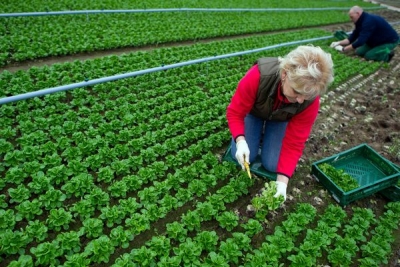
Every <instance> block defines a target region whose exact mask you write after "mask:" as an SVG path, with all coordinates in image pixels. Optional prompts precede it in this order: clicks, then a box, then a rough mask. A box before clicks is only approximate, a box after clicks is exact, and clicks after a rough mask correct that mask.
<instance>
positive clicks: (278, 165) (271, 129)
mask: <svg viewBox="0 0 400 267" xmlns="http://www.w3.org/2000/svg"><path fill="white" fill-rule="evenodd" d="M332 81H333V62H332V58H331V55H330V54H329V53H326V52H324V51H323V50H322V49H321V48H320V47H316V46H312V45H306V46H299V47H297V48H296V49H294V50H293V51H291V52H290V53H289V54H287V55H286V56H285V57H283V58H281V57H271V58H260V59H258V60H257V62H256V64H255V65H253V66H252V67H251V68H250V69H249V70H248V71H247V73H246V74H245V76H244V77H243V78H242V79H241V80H240V81H239V83H238V86H237V89H236V91H235V93H234V95H233V97H232V99H231V102H230V103H229V105H228V107H227V111H226V117H227V121H228V126H229V130H230V132H231V134H232V145H231V153H232V157H233V158H234V159H236V160H237V161H238V163H239V164H240V165H241V166H242V168H243V169H244V162H247V163H249V164H251V163H252V162H254V160H255V158H256V156H257V155H258V152H259V148H260V147H261V152H260V156H261V162H262V164H263V167H264V168H265V169H266V170H268V171H271V172H276V173H277V178H276V185H277V192H276V194H275V197H279V196H283V197H284V199H285V200H286V190H287V185H288V182H289V179H290V178H291V177H292V175H293V173H294V171H295V168H296V165H297V162H298V160H299V159H300V157H301V155H302V153H303V149H304V147H305V142H306V140H307V139H308V137H309V135H310V132H311V129H312V126H313V124H314V122H315V120H316V117H317V115H318V110H319V106H320V95H321V94H322V93H324V92H325V91H326V89H327V87H328V86H329V84H330V83H331V82H332ZM260 145H261V146H260Z"/></svg>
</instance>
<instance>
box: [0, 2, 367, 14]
mask: <svg viewBox="0 0 400 267" xmlns="http://www.w3.org/2000/svg"><path fill="white" fill-rule="evenodd" d="M354 4H359V5H361V6H374V5H372V4H370V3H365V2H363V1H355V3H354ZM312 7H325V8H326V7H348V3H346V2H343V1H318V0H313V1H309V0H307V1H305V0H300V1H296V2H293V1H291V0H271V1H268V6H266V5H265V3H264V2H261V1H255V2H251V3H249V2H248V1H246V0H235V1H218V2H216V1H212V0H201V1H196V2H190V1H180V0H171V1H168V2H165V1H162V0H155V1H150V0H144V1H140V2H134V3H132V1H129V0H120V1H118V2H115V1H113V0H103V1H90V2H88V3H81V2H76V1H71V0H60V1H57V2H45V3H44V2H43V1H42V0H32V1H30V2H29V4H27V3H26V2H25V1H23V0H15V1H12V2H10V1H8V2H5V3H4V4H3V5H2V6H1V8H0V12H4V13H6V12H9V13H11V12H45V11H58V10H93V9H97V10H103V9H111V10H118V9H142V8H144V9H145V8H312Z"/></svg>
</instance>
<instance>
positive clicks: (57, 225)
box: [46, 208, 73, 231]
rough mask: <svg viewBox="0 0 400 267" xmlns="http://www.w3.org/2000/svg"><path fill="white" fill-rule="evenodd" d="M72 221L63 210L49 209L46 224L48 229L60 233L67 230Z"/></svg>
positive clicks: (70, 215)
mask: <svg viewBox="0 0 400 267" xmlns="http://www.w3.org/2000/svg"><path fill="white" fill-rule="evenodd" d="M72 221H73V219H72V214H71V212H69V211H66V210H65V209H64V208H58V209H51V210H50V213H49V217H48V218H47V220H46V223H47V225H48V227H49V229H53V230H56V231H60V230H61V229H64V230H68V229H69V224H70V223H71V222H72Z"/></svg>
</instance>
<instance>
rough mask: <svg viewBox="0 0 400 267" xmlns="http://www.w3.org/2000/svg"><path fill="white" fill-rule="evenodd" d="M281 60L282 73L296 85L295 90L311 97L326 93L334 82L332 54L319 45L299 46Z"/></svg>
mask: <svg viewBox="0 0 400 267" xmlns="http://www.w3.org/2000/svg"><path fill="white" fill-rule="evenodd" d="M279 61H280V65H279V67H280V71H279V72H280V75H281V77H282V73H283V72H285V73H286V78H287V79H289V81H290V82H291V83H292V84H294V85H295V91H296V92H298V93H299V94H302V95H307V96H310V97H311V98H314V97H316V96H317V95H322V94H323V93H325V91H326V89H327V88H328V86H329V85H330V84H331V83H332V82H333V61H332V57H331V54H329V53H326V52H324V51H323V50H322V49H321V48H320V47H319V46H312V45H303V46H299V47H297V48H296V49H294V50H293V51H291V52H290V53H289V54H287V55H286V56H285V57H283V58H279Z"/></svg>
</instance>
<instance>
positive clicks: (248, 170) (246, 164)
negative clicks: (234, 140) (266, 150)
mask: <svg viewBox="0 0 400 267" xmlns="http://www.w3.org/2000/svg"><path fill="white" fill-rule="evenodd" d="M244 167H245V168H246V171H247V174H248V175H249V178H250V179H251V174H250V167H249V164H248V163H247V161H246V160H245V161H244Z"/></svg>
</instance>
